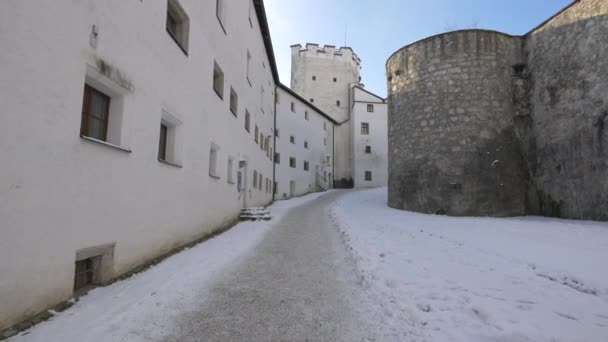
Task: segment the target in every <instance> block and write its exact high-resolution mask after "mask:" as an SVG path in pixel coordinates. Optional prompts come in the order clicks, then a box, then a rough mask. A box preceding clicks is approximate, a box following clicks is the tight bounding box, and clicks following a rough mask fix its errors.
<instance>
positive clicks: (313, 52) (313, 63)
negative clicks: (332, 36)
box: [291, 44, 361, 188]
mask: <svg viewBox="0 0 608 342" xmlns="http://www.w3.org/2000/svg"><path fill="white" fill-rule="evenodd" d="M360 72H361V60H360V59H359V57H357V55H356V54H355V53H354V52H353V50H352V49H351V48H349V47H342V48H339V49H336V47H335V46H331V45H326V46H324V47H323V48H319V45H317V44H306V48H304V49H303V48H302V45H300V44H297V45H293V46H292V47H291V89H292V90H293V91H295V92H296V93H298V94H300V95H301V96H302V97H304V98H305V99H307V100H309V101H310V102H312V103H313V104H314V105H315V106H317V107H319V108H320V109H321V110H323V111H325V112H326V113H327V114H328V115H330V116H331V117H332V118H334V119H335V120H336V121H338V122H339V123H340V124H339V125H338V126H337V127H336V130H335V132H334V139H335V141H334V146H335V151H334V155H335V160H334V165H335V175H334V186H335V187H337V188H340V187H342V188H344V187H352V179H353V167H352V164H353V163H352V155H353V154H352V133H351V131H352V130H351V122H350V102H351V99H350V94H351V88H352V87H353V86H355V85H358V84H359V83H360V80H361V78H360Z"/></svg>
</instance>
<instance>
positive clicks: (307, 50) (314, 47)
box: [291, 43, 361, 66]
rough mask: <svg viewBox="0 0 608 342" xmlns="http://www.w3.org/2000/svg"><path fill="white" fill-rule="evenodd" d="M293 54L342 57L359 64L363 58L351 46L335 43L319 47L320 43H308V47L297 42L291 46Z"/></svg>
mask: <svg viewBox="0 0 608 342" xmlns="http://www.w3.org/2000/svg"><path fill="white" fill-rule="evenodd" d="M291 55H292V56H305V57H315V56H316V57H321V58H328V57H329V58H335V59H337V58H341V59H350V60H352V61H353V62H354V63H355V64H356V65H357V66H360V65H361V59H359V56H357V54H356V53H355V52H354V51H353V49H352V48H351V47H348V46H343V47H339V48H336V46H335V45H325V46H323V47H319V44H315V43H307V44H306V47H304V48H302V45H301V44H295V45H292V46H291Z"/></svg>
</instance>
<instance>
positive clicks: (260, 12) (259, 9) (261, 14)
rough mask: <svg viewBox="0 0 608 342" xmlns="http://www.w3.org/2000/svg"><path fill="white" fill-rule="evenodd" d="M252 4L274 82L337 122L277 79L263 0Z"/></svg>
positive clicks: (256, 0) (255, 0)
mask: <svg viewBox="0 0 608 342" xmlns="http://www.w3.org/2000/svg"><path fill="white" fill-rule="evenodd" d="M253 5H254V6H255V12H256V14H257V16H258V22H259V23H260V30H261V31H262V38H263V39H264V46H265V47H266V54H267V55H268V61H269V63H270V69H271V70H272V76H273V78H274V82H275V83H276V84H277V86H278V87H279V88H281V89H283V90H284V91H286V92H288V93H289V94H290V95H292V96H294V97H295V98H297V99H298V100H300V101H302V102H304V103H305V104H306V105H308V106H309V107H310V108H312V109H313V110H314V111H316V112H317V113H319V114H321V116H323V117H325V118H326V119H328V120H329V121H331V122H333V123H334V124H337V123H338V122H337V121H336V120H334V119H333V118H332V117H331V116H329V115H327V114H326V113H325V112H324V111H322V110H321V109H319V108H318V107H317V106H315V105H313V104H312V103H310V102H309V101H308V100H306V99H305V98H303V97H302V96H300V95H298V94H297V93H296V92H294V91H293V90H291V89H290V88H289V87H288V86H286V85H284V84H283V83H281V81H280V79H279V71H278V69H277V61H276V59H275V56H274V48H273V47H272V39H271V38H270V28H269V27H268V17H266V9H265V7H264V0H253Z"/></svg>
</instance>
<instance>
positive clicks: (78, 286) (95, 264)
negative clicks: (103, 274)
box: [74, 257, 100, 292]
mask: <svg viewBox="0 0 608 342" xmlns="http://www.w3.org/2000/svg"><path fill="white" fill-rule="evenodd" d="M99 268H100V257H92V258H87V259H84V260H79V261H76V270H75V274H74V291H75V292H79V291H83V290H87V288H90V287H92V286H94V285H97V280H96V278H99V276H98V275H97V273H99Z"/></svg>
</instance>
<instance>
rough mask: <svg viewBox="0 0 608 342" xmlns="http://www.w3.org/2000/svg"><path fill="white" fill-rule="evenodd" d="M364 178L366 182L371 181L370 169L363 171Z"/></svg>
mask: <svg viewBox="0 0 608 342" xmlns="http://www.w3.org/2000/svg"><path fill="white" fill-rule="evenodd" d="M365 180H366V181H367V182H371V180H372V172H371V171H365Z"/></svg>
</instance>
